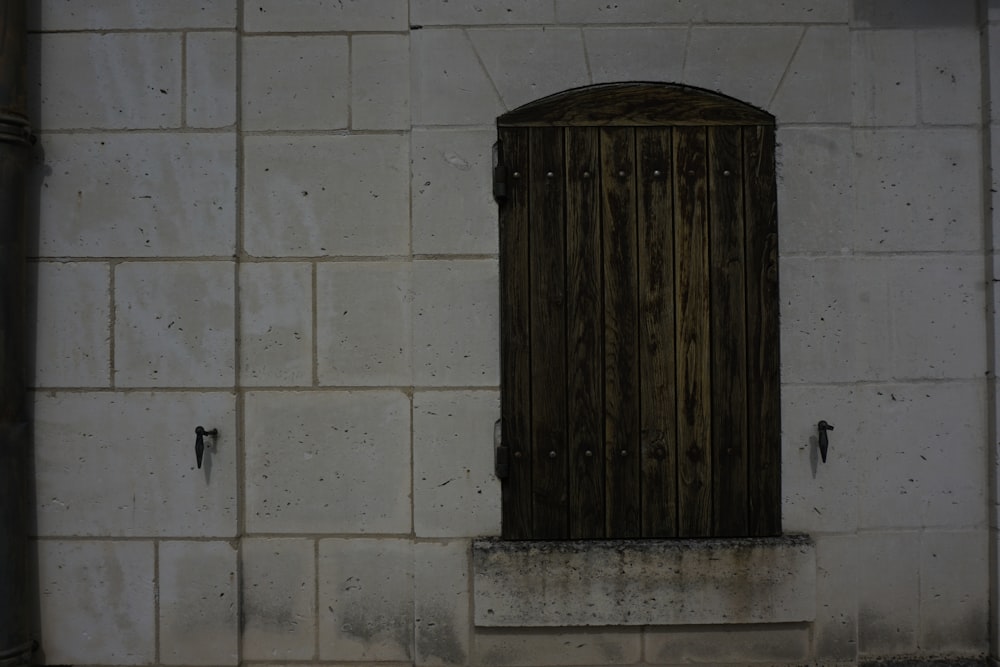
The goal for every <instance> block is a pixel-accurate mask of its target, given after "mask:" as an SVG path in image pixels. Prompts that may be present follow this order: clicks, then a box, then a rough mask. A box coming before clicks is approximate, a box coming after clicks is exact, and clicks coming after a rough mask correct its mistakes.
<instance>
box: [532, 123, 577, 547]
mask: <svg viewBox="0 0 1000 667" xmlns="http://www.w3.org/2000/svg"><path fill="white" fill-rule="evenodd" d="M529 137H530V138H529V142H528V151H529V154H530V158H529V161H530V168H529V172H528V187H529V191H530V193H529V197H530V199H531V209H530V210H531V219H530V221H529V225H528V227H529V229H528V234H529V237H530V242H529V245H530V251H529V255H530V257H529V262H530V268H531V278H530V280H531V287H530V289H531V306H530V311H531V407H532V410H531V439H532V452H531V455H532V514H533V517H532V537H534V538H536V539H545V538H549V539H561V538H565V537H567V536H568V535H569V526H568V511H567V501H568V488H569V484H568V455H569V452H568V450H567V447H568V443H567V440H566V272H565V252H566V228H565V219H564V206H565V188H564V179H565V176H564V174H563V130H562V129H561V128H531V129H530V130H529Z"/></svg>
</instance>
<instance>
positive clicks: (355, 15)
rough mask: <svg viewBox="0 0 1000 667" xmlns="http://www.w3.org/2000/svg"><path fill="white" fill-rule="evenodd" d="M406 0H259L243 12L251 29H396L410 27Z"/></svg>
mask: <svg viewBox="0 0 1000 667" xmlns="http://www.w3.org/2000/svg"><path fill="white" fill-rule="evenodd" d="M406 19H407V0H378V1H377V2H372V0H342V1H340V2H329V1H328V0H257V1H256V2H254V3H253V4H252V5H250V6H248V7H247V8H246V10H245V12H244V14H243V29H244V30H246V31H248V32H334V31H337V32H393V31H403V30H406V28H407V22H406Z"/></svg>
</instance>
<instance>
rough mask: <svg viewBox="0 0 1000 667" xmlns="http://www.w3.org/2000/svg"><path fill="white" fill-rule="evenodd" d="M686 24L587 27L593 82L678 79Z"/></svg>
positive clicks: (587, 43) (686, 31) (681, 77)
mask: <svg viewBox="0 0 1000 667" xmlns="http://www.w3.org/2000/svg"><path fill="white" fill-rule="evenodd" d="M689 32H690V31H689V29H688V27H686V26H684V27H680V26H671V27H655V28H651V27H646V26H643V27H634V28H603V27H602V28H587V29H585V30H584V31H583V43H584V46H585V48H586V52H587V62H588V63H589V64H590V72H591V77H592V78H593V83H610V82H615V81H682V80H683V69H684V53H685V50H686V48H687V38H688V35H689Z"/></svg>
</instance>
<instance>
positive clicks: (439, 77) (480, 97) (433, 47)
mask: <svg viewBox="0 0 1000 667" xmlns="http://www.w3.org/2000/svg"><path fill="white" fill-rule="evenodd" d="M410 82H411V95H412V98H411V101H410V104H411V108H412V116H413V124H414V125H493V124H494V123H495V121H496V117H497V116H499V115H500V114H501V113H503V112H504V111H505V109H504V107H503V104H502V103H501V102H500V97H499V95H498V93H497V90H496V88H495V87H494V85H493V82H492V81H490V78H489V77H488V76H487V74H486V70H484V69H483V66H482V64H481V63H480V59H479V56H478V55H477V53H476V51H475V50H474V49H473V48H472V42H470V41H469V37H468V36H467V35H466V32H465V31H464V30H419V31H417V32H414V33H411V35H410Z"/></svg>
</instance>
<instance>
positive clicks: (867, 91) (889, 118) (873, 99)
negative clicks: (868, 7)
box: [851, 30, 917, 126]
mask: <svg viewBox="0 0 1000 667" xmlns="http://www.w3.org/2000/svg"><path fill="white" fill-rule="evenodd" d="M851 42H852V44H851V77H852V80H853V82H854V91H853V99H854V105H853V107H854V110H853V118H854V124H855V125H861V126H873V125H913V124H914V123H915V122H916V120H917V75H916V55H915V54H916V46H915V44H914V37H913V32H912V31H910V30H858V31H852V32H851Z"/></svg>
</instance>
